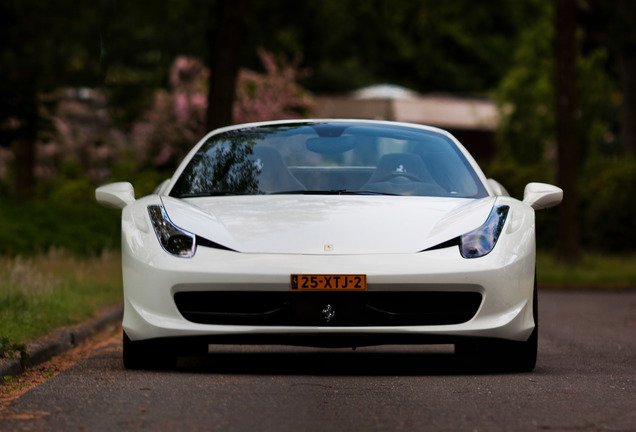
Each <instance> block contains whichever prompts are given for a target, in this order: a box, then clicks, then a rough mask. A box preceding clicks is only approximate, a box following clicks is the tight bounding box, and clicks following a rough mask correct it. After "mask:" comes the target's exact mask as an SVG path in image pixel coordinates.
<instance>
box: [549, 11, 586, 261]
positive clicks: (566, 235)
mask: <svg viewBox="0 0 636 432" xmlns="http://www.w3.org/2000/svg"><path fill="white" fill-rule="evenodd" d="M576 1H577V0H557V2H556V11H555V12H556V13H555V51H554V58H555V60H556V61H555V72H556V73H555V89H556V141H557V153H558V167H559V169H558V179H559V181H558V184H559V186H560V187H561V188H562V189H563V190H564V199H563V203H562V204H561V206H560V208H559V234H558V252H559V257H560V258H561V259H563V260H564V261H566V262H568V263H574V262H576V261H578V260H579V259H580V255H581V240H580V227H579V217H578V216H579V196H578V166H579V158H578V145H577V141H576V130H577V126H576V122H577V120H576V112H577V99H576V59H577V44H576V26H577V20H576V12H577V8H576Z"/></svg>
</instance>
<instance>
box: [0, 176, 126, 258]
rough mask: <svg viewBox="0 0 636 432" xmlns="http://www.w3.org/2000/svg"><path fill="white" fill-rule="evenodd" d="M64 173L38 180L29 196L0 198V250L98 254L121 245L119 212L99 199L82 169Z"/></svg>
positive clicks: (14, 253)
mask: <svg viewBox="0 0 636 432" xmlns="http://www.w3.org/2000/svg"><path fill="white" fill-rule="evenodd" d="M69 170H70V171H72V168H69ZM65 173H66V175H62V176H60V177H58V178H56V179H55V181H53V182H52V183H49V184H46V185H41V186H40V191H39V193H38V195H37V196H36V197H35V198H33V199H29V200H23V199H19V198H18V197H15V196H14V197H5V198H2V199H0V225H1V226H2V227H3V229H2V230H1V231H0V255H17V254H22V255H33V254H36V253H43V252H46V251H48V250H49V249H51V248H64V249H66V250H68V251H70V252H73V253H76V254H89V255H96V254H99V253H101V252H102V251H103V250H104V249H115V248H118V247H119V229H120V228H119V225H120V222H119V219H120V213H119V212H117V211H114V210H109V209H105V208H104V207H101V206H100V205H98V204H97V202H96V201H95V192H94V191H95V188H94V186H93V185H92V184H91V183H90V182H89V180H88V179H87V178H86V177H84V176H83V175H82V174H81V173H75V174H73V175H68V174H69V172H68V171H65Z"/></svg>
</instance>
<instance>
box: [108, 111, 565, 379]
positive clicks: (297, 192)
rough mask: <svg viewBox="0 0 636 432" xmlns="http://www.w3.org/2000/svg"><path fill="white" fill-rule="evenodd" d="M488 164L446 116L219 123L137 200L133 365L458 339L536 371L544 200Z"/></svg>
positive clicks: (131, 265)
mask: <svg viewBox="0 0 636 432" xmlns="http://www.w3.org/2000/svg"><path fill="white" fill-rule="evenodd" d="M562 196H563V191H562V190H561V189H559V188H557V187H555V186H551V185H547V184H543V183H530V184H528V186H527V187H526V189H525V192H524V198H523V201H518V200H516V199H514V198H511V197H509V196H508V194H507V193H506V191H505V189H504V188H503V187H502V186H501V185H500V184H499V183H497V182H496V181H494V180H492V179H487V178H486V177H485V176H484V174H483V173H482V171H481V170H480V169H479V167H478V165H477V164H476V162H475V161H474V160H473V158H472V157H471V156H470V155H469V153H468V152H467V151H466V149H465V148H464V147H463V146H462V145H461V144H460V143H459V142H458V141H457V140H456V139H455V138H454V137H453V136H452V135H451V134H449V133H448V132H446V131H443V130H440V129H436V128H432V127H427V126H421V125H415V124H407V123H396V122H385V121H365V120H299V121H274V122H262V123H252V124H244V125H238V126H231V127H226V128H222V129H218V130H215V131H213V132H211V133H209V134H208V135H206V136H205V137H204V138H203V139H202V140H201V141H200V142H199V143H198V144H197V145H196V146H195V147H194V148H193V149H192V151H191V152H190V153H189V154H188V155H187V157H186V158H185V160H184V161H183V162H182V163H181V165H180V166H179V168H178V169H177V170H176V172H175V173H174V175H173V176H172V178H170V179H169V180H166V181H165V182H163V183H162V184H161V185H160V186H159V187H158V188H157V189H156V191H155V192H154V193H153V194H152V195H149V196H146V197H143V198H140V199H135V196H134V190H133V187H132V185H131V184H130V183H125V182H121V183H112V184H109V185H105V186H102V187H100V188H98V189H97V191H96V197H97V200H98V201H99V202H100V203H102V204H104V205H109V206H112V207H116V208H122V209H123V212H122V265H123V282H124V319H123V328H124V335H123V337H124V345H123V349H124V353H123V357H124V364H125V366H126V367H128V368H140V367H150V366H157V365H168V364H171V363H172V364H174V363H175V362H176V358H177V356H178V355H180V354H184V353H196V352H199V353H205V352H207V348H208V344H214V343H242V344H243V343H247V344H259V343H262V344H291V345H305V346H321V347H356V346H369V345H378V344H414V343H417V344H420V343H454V344H455V347H456V351H457V352H458V353H464V354H469V355H476V356H479V357H482V359H487V361H492V362H494V364H497V365H499V366H502V367H506V368H511V369H514V370H520V371H529V370H532V369H533V368H534V366H535V362H536V356H537V292H536V280H535V221H534V210H535V209H541V208H547V207H551V206H554V205H557V204H558V203H559V202H560V201H561V199H562Z"/></svg>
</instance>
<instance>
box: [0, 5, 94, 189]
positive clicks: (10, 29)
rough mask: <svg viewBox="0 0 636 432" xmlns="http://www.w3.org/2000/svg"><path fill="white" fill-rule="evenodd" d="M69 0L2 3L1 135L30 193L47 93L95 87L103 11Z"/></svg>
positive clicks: (19, 183) (18, 183) (18, 182)
mask: <svg viewBox="0 0 636 432" xmlns="http://www.w3.org/2000/svg"><path fill="white" fill-rule="evenodd" d="M88 6H90V5H88V4H86V5H83V4H77V2H73V1H70V0H61V1H59V2H50V1H47V0H22V1H19V0H2V1H1V2H0V98H1V100H2V104H0V106H1V108H0V134H1V135H2V145H3V146H5V147H7V146H12V147H13V149H14V153H15V155H16V158H15V180H14V186H15V189H16V191H17V192H18V193H19V194H20V195H28V194H30V192H31V190H32V188H33V186H34V184H35V177H34V164H35V147H36V141H37V140H38V139H40V138H41V135H42V133H43V132H45V131H46V129H47V127H46V122H45V121H44V119H43V117H42V115H41V112H40V111H41V109H42V106H43V104H42V102H43V99H42V97H43V96H44V95H46V94H47V93H49V92H51V91H53V90H54V89H56V88H58V87H60V86H70V85H94V84H96V77H97V76H98V74H97V70H98V69H99V50H98V49H95V50H92V49H91V48H90V44H94V46H95V47H99V40H98V37H97V30H96V29H98V28H99V26H98V25H97V21H98V12H97V11H95V10H94V8H92V7H88Z"/></svg>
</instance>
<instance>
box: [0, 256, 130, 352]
mask: <svg viewBox="0 0 636 432" xmlns="http://www.w3.org/2000/svg"><path fill="white" fill-rule="evenodd" d="M121 298H122V288H121V262H120V256H119V254H118V253H112V252H108V251H105V252H103V253H101V254H99V255H94V256H90V257H83V258H79V257H77V256H75V255H73V254H70V253H68V252H65V251H63V250H59V249H51V250H50V251H49V252H47V253H42V254H39V255H35V256H31V257H23V256H21V255H18V256H16V257H11V258H9V257H0V329H2V331H1V332H0V333H1V334H0V338H1V340H0V358H3V357H11V356H16V357H18V356H22V357H23V359H24V354H25V353H24V350H25V347H24V345H23V342H24V341H27V340H29V339H33V338H35V337H37V336H40V335H42V334H46V333H47V332H49V331H50V330H52V329H55V328H59V327H63V326H68V325H73V324H77V323H79V322H82V321H83V320H86V319H88V318H90V317H92V316H93V315H94V313H95V311H97V310H99V309H100V308H103V307H106V306H112V305H116V304H119V303H120V302H121Z"/></svg>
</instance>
